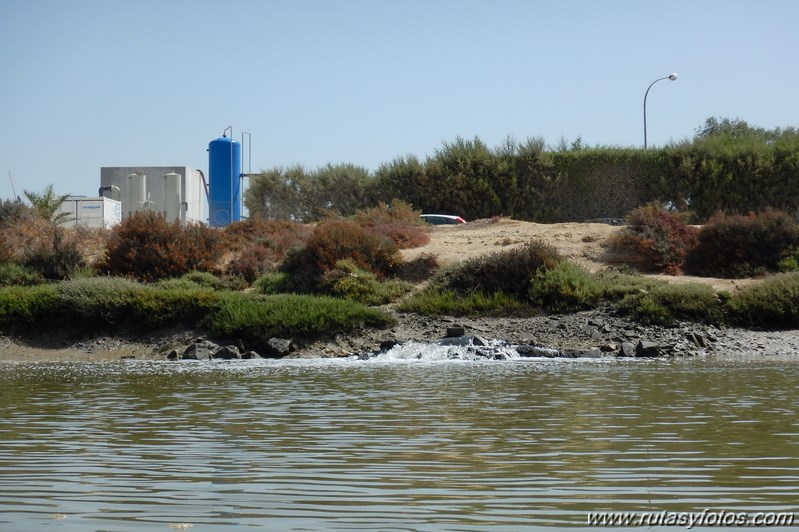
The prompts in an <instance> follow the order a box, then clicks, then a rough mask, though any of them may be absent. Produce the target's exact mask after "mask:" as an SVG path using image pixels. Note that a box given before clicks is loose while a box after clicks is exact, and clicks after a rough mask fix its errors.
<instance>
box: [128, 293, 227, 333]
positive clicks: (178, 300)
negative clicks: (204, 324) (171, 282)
mask: <svg viewBox="0 0 799 532" xmlns="http://www.w3.org/2000/svg"><path fill="white" fill-rule="evenodd" d="M216 294H217V292H215V291H214V290H213V289H211V288H193V289H159V288H153V287H150V286H144V287H143V289H142V290H140V291H138V293H136V297H135V299H134V300H133V302H132V308H131V313H130V315H129V316H127V319H128V321H129V323H130V324H131V325H133V326H134V327H137V328H138V327H173V326H177V325H191V326H196V325H197V324H198V323H199V322H200V321H201V320H202V319H203V318H204V317H205V316H206V315H207V314H208V313H209V312H210V310H211V309H212V308H214V305H215V304H216V302H217V296H216Z"/></svg>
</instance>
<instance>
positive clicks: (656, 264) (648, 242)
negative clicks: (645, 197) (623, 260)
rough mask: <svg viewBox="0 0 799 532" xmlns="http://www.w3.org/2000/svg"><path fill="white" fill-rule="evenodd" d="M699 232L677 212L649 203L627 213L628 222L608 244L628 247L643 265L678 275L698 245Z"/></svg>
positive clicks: (646, 267)
mask: <svg viewBox="0 0 799 532" xmlns="http://www.w3.org/2000/svg"><path fill="white" fill-rule="evenodd" d="M698 234H699V229H697V228H696V227H693V226H690V225H687V224H686V223H685V221H684V219H683V217H682V216H681V215H680V214H677V213H674V212H669V211H666V210H665V209H663V208H662V207H660V206H659V205H657V204H654V203H650V204H648V205H644V206H643V207H639V208H637V209H633V210H632V211H631V212H630V213H629V214H628V215H627V226H626V227H625V228H624V229H622V231H620V232H619V233H617V234H616V235H615V236H614V237H613V238H612V239H611V241H610V244H611V246H612V247H615V248H618V249H631V250H632V251H633V252H634V253H635V254H636V255H637V257H639V258H640V260H641V266H642V267H643V268H644V269H649V270H656V271H663V272H666V273H668V274H671V275H678V274H680V273H682V270H683V266H684V264H685V260H686V257H688V255H689V253H691V252H692V250H693V249H694V248H695V247H696V245H697V239H698Z"/></svg>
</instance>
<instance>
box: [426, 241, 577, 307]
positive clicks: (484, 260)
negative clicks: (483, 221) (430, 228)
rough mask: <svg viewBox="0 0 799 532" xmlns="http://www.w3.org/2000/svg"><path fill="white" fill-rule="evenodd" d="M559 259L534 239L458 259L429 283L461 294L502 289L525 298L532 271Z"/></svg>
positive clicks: (544, 268) (507, 293)
mask: <svg viewBox="0 0 799 532" xmlns="http://www.w3.org/2000/svg"><path fill="white" fill-rule="evenodd" d="M562 260H563V259H562V257H561V256H560V255H559V254H558V252H557V250H556V249H555V248H554V247H553V246H551V245H549V244H546V243H545V242H543V241H541V240H537V241H532V242H528V243H526V244H524V245H523V246H520V247H517V248H513V249H508V250H505V251H499V252H497V253H491V254H489V255H485V256H482V257H477V258H474V259H469V260H467V261H464V262H461V263H459V264H457V265H456V266H454V267H452V268H449V269H447V270H445V271H443V272H441V273H439V274H438V275H437V276H436V277H435V278H434V279H433V280H432V283H433V284H434V285H435V286H437V287H440V288H443V289H444V290H452V291H454V292H456V293H460V294H465V293H470V292H475V291H477V292H482V293H483V294H493V293H497V292H502V293H504V294H506V295H509V296H512V297H515V298H516V299H518V300H519V301H526V300H527V298H528V295H529V291H530V284H531V279H532V278H533V277H534V276H535V274H537V273H538V272H539V271H541V270H547V269H551V268H553V267H555V265H557V264H558V263H559V262H561V261H562Z"/></svg>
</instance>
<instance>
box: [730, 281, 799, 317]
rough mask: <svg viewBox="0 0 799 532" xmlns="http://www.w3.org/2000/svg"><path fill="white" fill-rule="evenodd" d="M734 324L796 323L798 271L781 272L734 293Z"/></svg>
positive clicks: (798, 298) (732, 308)
mask: <svg viewBox="0 0 799 532" xmlns="http://www.w3.org/2000/svg"><path fill="white" fill-rule="evenodd" d="M729 307H730V313H731V316H732V320H733V322H734V323H735V324H737V325H740V326H744V327H761V328H766V329H778V328H793V327H797V326H799V272H790V273H780V274H776V275H773V276H770V277H768V278H766V279H764V280H763V281H762V282H760V283H758V284H755V285H752V286H749V287H747V288H746V289H744V290H741V291H740V292H738V293H737V294H735V295H733V296H732V298H731V299H730V302H729Z"/></svg>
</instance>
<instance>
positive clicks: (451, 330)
mask: <svg viewBox="0 0 799 532" xmlns="http://www.w3.org/2000/svg"><path fill="white" fill-rule="evenodd" d="M464 334H466V328H465V327H460V326H456V327H447V335H446V337H447V338H452V337H456V336H463V335H464Z"/></svg>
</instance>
